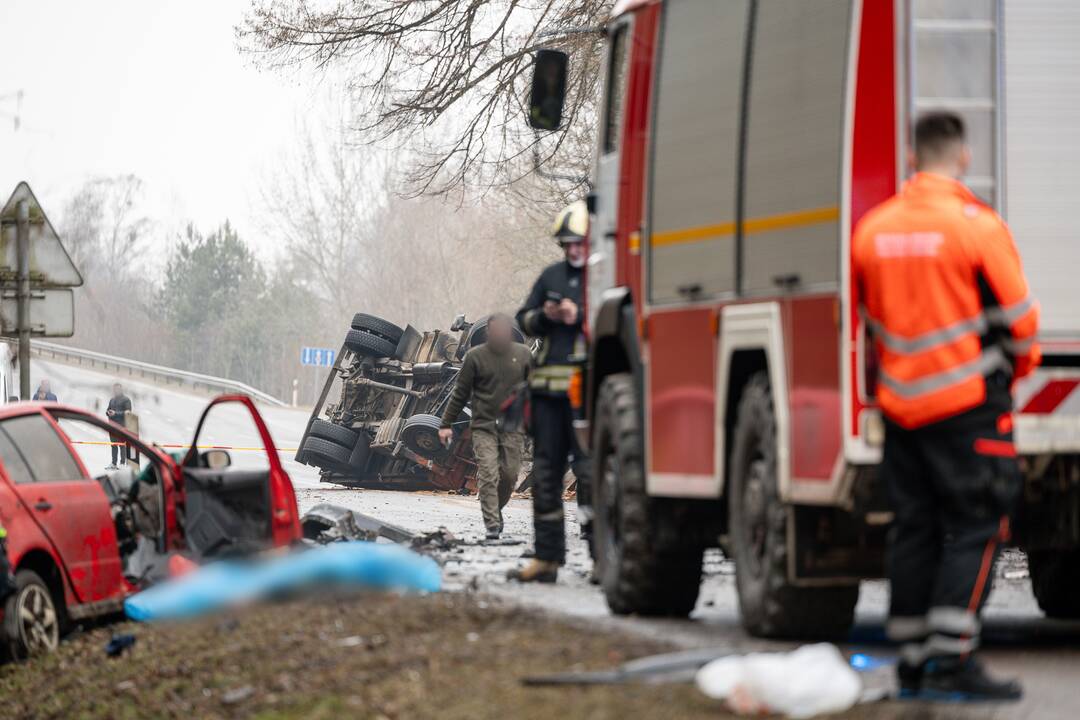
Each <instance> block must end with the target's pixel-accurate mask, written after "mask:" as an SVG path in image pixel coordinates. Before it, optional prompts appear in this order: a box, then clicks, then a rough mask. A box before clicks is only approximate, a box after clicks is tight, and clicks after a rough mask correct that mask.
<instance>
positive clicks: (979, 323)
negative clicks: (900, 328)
mask: <svg viewBox="0 0 1080 720" xmlns="http://www.w3.org/2000/svg"><path fill="white" fill-rule="evenodd" d="M867 323H868V324H869V325H870V329H871V330H873V332H874V337H876V338H878V339H879V340H881V342H882V343H883V344H884V345H885V347H887V348H888V349H889V350H891V351H893V352H895V353H899V354H900V355H914V354H915V353H921V352H926V351H927V350H933V349H934V348H936V347H938V346H939V345H945V344H947V343H951V342H953V341H956V340H959V339H960V338H962V337H964V336H965V335H969V334H975V335H982V334H983V333H984V332H986V329H987V326H988V323H987V320H986V316H985V315H984V314H983V313H979V314H978V315H976V316H975V317H972V318H968V319H966V320H960V321H959V322H955V323H953V324H952V325H948V326H946V327H943V328H941V329H940V330H931V331H930V332H927V333H923V334H922V335H916V336H915V337H910V338H907V337H903V336H901V335H896V334H895V333H891V332H889V331H888V330H886V329H885V326H884V325H882V324H881V323H880V322H878V321H877V320H875V319H873V318H867Z"/></svg>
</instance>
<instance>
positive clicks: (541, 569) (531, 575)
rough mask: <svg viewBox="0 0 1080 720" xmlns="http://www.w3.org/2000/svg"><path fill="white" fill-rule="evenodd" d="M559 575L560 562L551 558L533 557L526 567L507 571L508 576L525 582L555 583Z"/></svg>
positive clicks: (509, 578)
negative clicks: (540, 558)
mask: <svg viewBox="0 0 1080 720" xmlns="http://www.w3.org/2000/svg"><path fill="white" fill-rule="evenodd" d="M558 575H559V563H557V562H553V561H550V560H538V559H533V560H531V561H530V562H529V564H528V565H526V566H525V567H521V568H515V569H513V570H511V571H510V572H508V573H506V578H507V579H508V580H517V581H518V582H523V583H526V582H542V583H553V582H555V579H556V578H557V577H558Z"/></svg>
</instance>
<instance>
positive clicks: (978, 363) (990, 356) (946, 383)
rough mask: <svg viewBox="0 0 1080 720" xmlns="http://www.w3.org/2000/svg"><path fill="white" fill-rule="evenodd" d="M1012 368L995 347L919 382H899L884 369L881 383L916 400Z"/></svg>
mask: <svg viewBox="0 0 1080 720" xmlns="http://www.w3.org/2000/svg"><path fill="white" fill-rule="evenodd" d="M1011 367H1012V366H1011V365H1010V363H1009V361H1008V359H1007V358H1006V357H1005V353H1004V352H1003V351H1002V349H1001V348H1000V347H996V346H995V347H989V348H986V349H985V350H983V352H982V354H980V355H979V356H978V357H977V358H975V359H974V360H972V361H970V362H966V363H964V364H962V365H957V366H956V367H954V368H949V369H948V370H945V371H943V372H939V373H935V374H934V375H929V376H927V377H924V378H919V379H918V380H908V381H904V380H899V379H897V378H895V377H893V376H892V375H889V374H888V373H886V372H885V370H884V369H882V370H881V373H880V377H879V382H881V384H882V385H884V386H885V387H887V388H888V389H889V390H891V391H892V392H894V393H896V394H897V395H899V396H900V397H902V398H904V399H905V400H914V399H916V398H919V397H921V396H923V395H929V394H930V393H933V392H937V391H938V390H944V389H945V388H947V387H951V386H953V385H958V384H960V383H962V382H965V381H967V380H970V379H971V378H974V377H979V376H985V375H989V374H990V373H991V372H993V371H994V370H1009V369H1010V368H1011Z"/></svg>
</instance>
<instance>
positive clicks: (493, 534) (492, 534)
mask: <svg viewBox="0 0 1080 720" xmlns="http://www.w3.org/2000/svg"><path fill="white" fill-rule="evenodd" d="M500 534H502V531H501V530H500V529H499V528H497V527H493V528H488V529H487V533H486V534H485V535H484V537H485V539H487V540H498V539H499V535H500Z"/></svg>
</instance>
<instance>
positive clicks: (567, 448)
mask: <svg viewBox="0 0 1080 720" xmlns="http://www.w3.org/2000/svg"><path fill="white" fill-rule="evenodd" d="M588 226H589V213H588V210H587V209H586V207H585V202H584V201H578V202H575V203H572V204H571V205H568V206H567V207H566V208H565V209H564V210H563V211H562V212H560V213H559V215H558V217H557V218H556V219H555V224H554V226H553V228H552V233H553V235H554V236H555V238H556V239H557V240H558V241H559V244H560V245H561V246H562V249H563V253H564V258H563V260H561V261H559V262H557V263H555V264H553V265H551V266H549V267H548V268H546V269H545V270H544V271H543V272H542V273H540V277H539V278H538V279H537V280H536V284H534V285H533V288H532V292H530V293H529V297H528V298H527V299H526V300H525V304H524V305H523V306H522V307H521V309H520V310H518V313H517V322H518V325H520V326H521V328H522V330H524V331H525V332H526V333H527V334H529V335H531V336H532V337H536V338H542V340H543V342H542V344H541V348H540V352H539V355H538V357H537V358H536V362H535V367H534V369H533V371H532V375H531V376H530V379H529V387H530V394H531V403H532V405H531V422H530V425H531V428H532V435H533V526H534V529H535V533H536V557H535V558H533V560H532V561H530V562H529V564H527V565H526V566H525V567H523V568H520V569H517V570H512V571H511V572H510V578H511V579H515V580H520V581H522V582H555V579H556V576H557V574H558V570H559V566H560V565H562V564H563V562H564V560H565V559H566V533H565V529H564V527H563V500H562V494H563V482H562V481H563V475H565V474H566V466H567V460H568V458H569V457H570V455H573V456H574V460H575V465H574V472H575V474H576V475H577V481H578V491H577V492H578V505H579V507H582V508H587V506H588V501H589V489H590V487H591V484H590V478H589V463H588V460H587V455H586V454H585V452H584V451H583V449H582V448H581V447H580V446H579V445H578V443H577V440H576V435H575V433H574V427H573V422H574V409H573V407H571V404H570V398H569V396H568V393H569V391H570V389H571V384H572V383H573V382H575V378H576V379H577V380H580V376H579V375H578V373H580V370H581V364H582V362H583V361H584V359H585V337H584V335H583V334H582V321H583V317H582V308H581V297H582V290H583V288H582V283H583V282H584V272H583V271H584V268H585V233H586V232H587V230H588ZM582 520H583V531H584V532H587V528H588V525H589V523H588V519H587V517H583V518H582Z"/></svg>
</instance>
